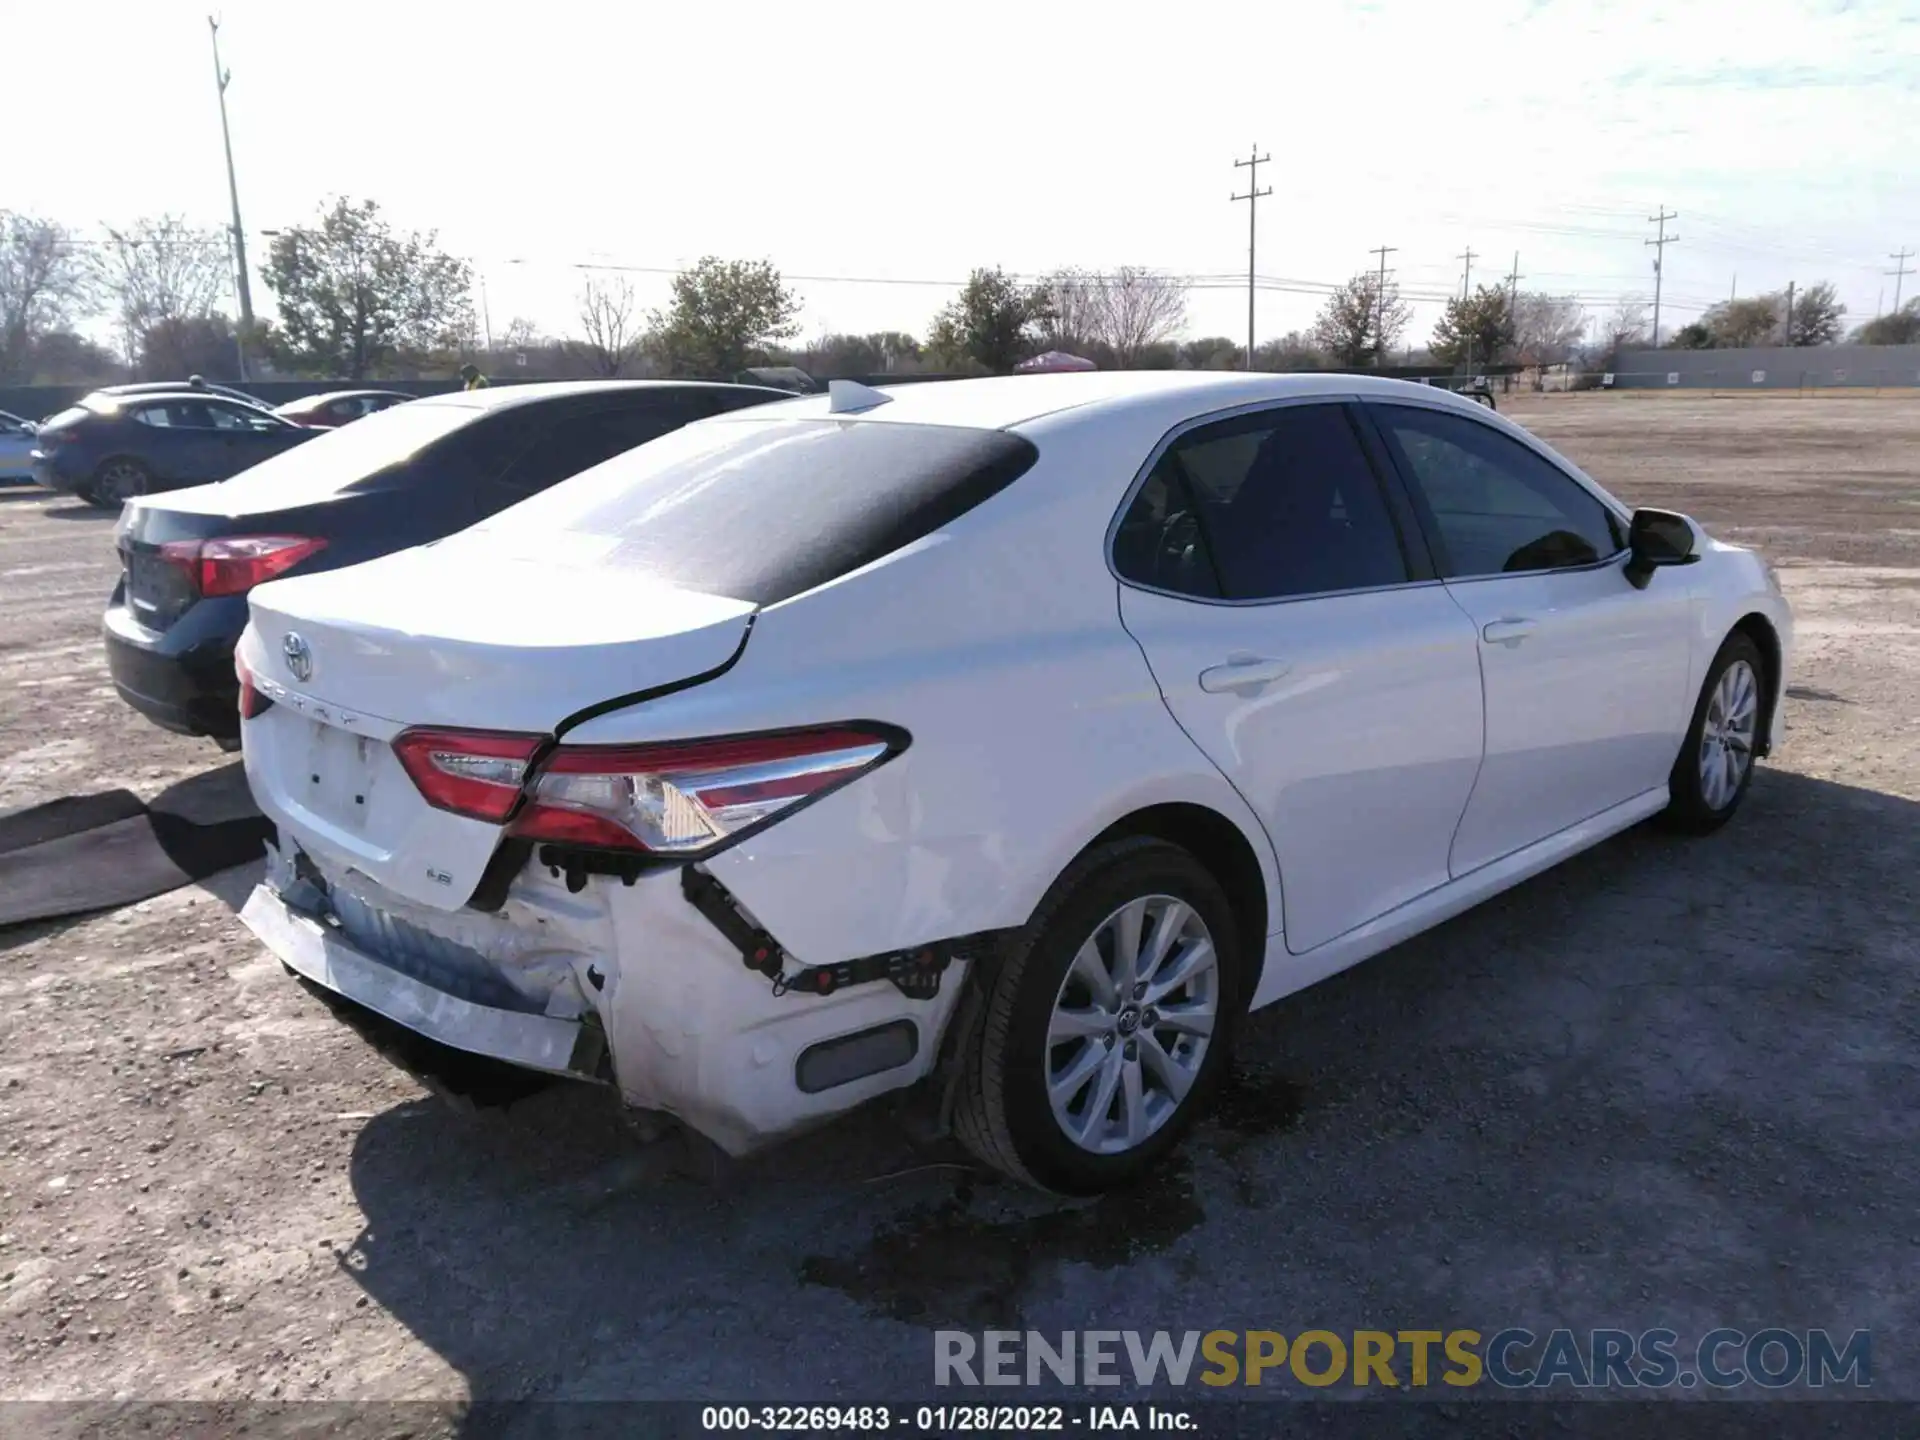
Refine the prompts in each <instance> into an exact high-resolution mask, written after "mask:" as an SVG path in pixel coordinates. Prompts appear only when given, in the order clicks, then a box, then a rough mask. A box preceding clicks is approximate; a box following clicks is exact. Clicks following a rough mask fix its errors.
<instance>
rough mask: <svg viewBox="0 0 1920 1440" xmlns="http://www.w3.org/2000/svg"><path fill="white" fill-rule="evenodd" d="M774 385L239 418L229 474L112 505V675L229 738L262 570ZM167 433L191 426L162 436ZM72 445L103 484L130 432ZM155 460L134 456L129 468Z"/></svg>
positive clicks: (174, 726) (166, 715) (530, 481)
mask: <svg viewBox="0 0 1920 1440" xmlns="http://www.w3.org/2000/svg"><path fill="white" fill-rule="evenodd" d="M777 398H782V397H781V396H780V395H779V392H776V391H771V390H762V389H757V388H754V387H750V386H740V385H693V384H668V383H659V382H641V381H634V382H625V383H622V382H599V383H595V382H582V383H577V384H549V385H516V386H510V387H502V388H500V389H488V390H475V391H468V392H461V393H456V394H452V395H442V396H435V397H433V398H430V399H425V400H415V401H412V402H411V403H409V404H406V405H401V406H396V407H392V408H389V409H386V410H385V411H383V412H382V413H380V414H376V415H374V416H372V417H371V418H369V419H367V420H364V421H362V422H360V423H357V424H355V425H353V426H352V427H351V428H349V429H341V430H337V431H334V432H332V433H329V432H327V431H324V430H304V429H298V428H296V427H294V426H291V425H289V424H287V423H286V422H284V421H281V420H278V419H271V418H269V419H268V420H266V421H264V422H262V424H261V426H260V428H258V429H255V430H248V431H241V432H236V433H237V435H238V437H239V438H238V440H237V448H235V449H215V450H214V451H212V458H213V459H214V460H215V461H218V462H219V463H221V464H223V465H226V466H227V467H228V470H229V471H230V472H231V471H237V470H239V469H240V468H241V467H242V466H243V465H247V466H248V467H249V468H247V469H246V473H245V474H236V475H235V478H233V479H230V480H227V481H225V483H223V484H211V485H198V486H196V487H195V488H192V489H188V490H183V491H179V492H178V493H175V494H172V495H169V496H166V497H165V498H164V499H157V500H149V501H145V502H143V503H140V504H136V505H129V506H128V507H127V508H126V510H125V511H124V512H123V514H122V516H121V521H120V526H119V529H118V532H117V535H116V541H117V544H118V547H119V551H120V559H121V566H122V573H121V580H120V584H119V586H118V587H117V588H116V589H115V590H114V593H113V598H112V599H111V601H110V602H109V603H108V607H107V614H106V644H107V662H108V666H109V669H110V670H111V672H112V675H113V681H114V684H115V686H116V687H117V688H118V689H119V691H120V694H121V695H122V696H123V697H124V698H125V699H126V700H127V702H128V703H129V704H131V705H132V706H133V707H134V708H135V709H137V710H139V711H140V712H141V713H142V714H144V715H146V716H148V717H149V718H150V719H152V720H154V721H155V722H156V723H158V724H160V725H162V726H164V727H166V728H167V729H170V730H176V731H179V732H182V733H185V734H189V735H207V736H211V737H212V738H213V739H215V740H217V741H221V742H223V743H225V744H228V745H234V744H237V743H238V741H239V738H240V714H239V710H238V708H237V704H238V694H239V691H238V686H237V682H236V681H235V679H234V670H233V647H234V642H235V641H236V640H238V639H239V637H240V632H241V630H242V629H243V628H244V627H245V625H246V623H247V592H248V591H249V590H251V589H252V588H253V587H254V586H255V585H258V584H260V583H261V582H263V581H265V580H269V579H273V578H276V577H278V576H283V575H291V574H295V573H300V574H309V573H313V572H316V571H321V570H336V569H340V568H342V567H344V566H348V565H357V564H359V563H360V562H361V561H363V560H370V559H373V558H374V557H376V556H379V555H385V554H388V553H390V552H392V551H395V550H403V549H405V548H407V547H408V546H410V545H419V544H424V543H426V542H427V541H430V540H437V539H439V538H441V537H442V536H445V535H449V534H452V533H453V532H454V531H456V530H460V529H464V528H465V527H466V526H468V525H471V524H473V523H474V522H476V521H478V520H482V519H485V518H486V517H487V516H489V515H491V514H493V513H494V512H495V511H497V510H502V509H504V508H506V507H507V506H509V505H511V504H513V503H515V502H516V501H519V500H524V499H526V498H527V497H528V496H529V495H532V494H534V493H536V492H537V491H540V490H544V489H545V488H546V487H548V486H549V485H552V484H554V483H555V482H557V481H559V480H563V479H565V478H566V477H567V476H569V475H572V474H575V473H576V472H578V471H581V470H584V469H586V468H588V467H589V466H591V465H595V464H598V463H599V462H600V461H602V460H605V459H607V458H608V457H609V456H612V455H615V454H618V453H619V452H620V451H623V450H627V449H631V448H632V447H633V446H635V445H639V444H642V443H643V442H645V441H647V440H651V439H654V438H655V437H657V436H659V435H663V434H665V433H666V432H667V431H668V430H671V429H673V428H675V427H676V426H679V425H682V424H684V423H686V422H687V421H689V420H693V419H697V418H700V417H702V416H706V415H712V414H716V413H719V412H720V411H722V410H728V409H734V408H737V407H739V406H742V405H751V404H758V403H760V402H762V401H765V400H768V399H777ZM140 403H141V404H142V405H168V406H171V405H174V404H177V403H178V402H177V401H176V400H173V399H145V400H142V401H141V402H140ZM214 403H215V402H212V401H208V402H206V404H207V405H208V406H209V408H211V406H212V405H213V404H214ZM255 418H256V419H258V417H255ZM116 423H118V424H119V426H120V430H119V431H116V430H115V429H114V428H113V427H112V426H109V425H106V424H96V426H95V427H94V430H97V431H98V432H99V434H100V435H101V436H110V435H114V434H117V433H122V432H125V433H132V432H130V431H127V430H126V427H127V425H128V424H129V423H134V424H137V423H139V422H138V421H133V422H126V421H120V422H116ZM79 428H80V430H81V432H82V433H83V434H92V433H94V430H89V429H88V428H87V427H84V426H83V427H79ZM176 433H181V434H185V433H189V432H186V431H179V432H175V431H172V430H169V431H168V438H172V437H173V435H175V434H176ZM116 444H119V445H120V448H119V449H117V450H116V449H115V445H116ZM250 445H257V446H259V447H261V449H262V450H263V451H264V452H265V454H264V455H263V456H262V457H260V460H259V463H250V458H251V457H249V456H247V455H246V454H245V453H244V447H246V446H250ZM296 447H297V448H296ZM69 449H71V450H72V451H73V452H74V453H77V454H79V455H81V456H82V457H84V458H82V459H81V460H80V461H79V463H77V464H76V466H75V469H74V473H76V474H93V475H96V476H99V475H101V474H102V473H103V472H102V468H100V467H102V466H104V473H105V476H106V478H107V480H109V481H110V480H111V479H112V477H113V476H114V474H115V473H116V472H115V470H114V462H111V461H102V460H101V459H100V457H101V456H103V455H106V454H108V453H109V452H112V453H114V454H116V455H117V454H123V453H124V452H125V450H126V447H125V445H124V444H123V443H121V442H112V443H110V442H109V441H107V440H106V439H104V438H102V439H96V440H94V441H92V442H90V443H87V444H80V443H76V444H74V445H72V446H71V447H69V446H67V445H65V444H61V445H59V446H57V447H56V450H55V452H54V453H55V454H65V453H68V451H69ZM144 453H146V454H147V455H148V456H149V457H152V456H154V455H155V451H154V450H151V449H150V450H149V451H147V452H144ZM267 456H271V457H272V458H267ZM118 463H120V464H122V465H132V464H134V463H136V462H135V461H133V460H131V459H123V460H120V461H119V462H118ZM147 463H157V461H155V460H152V459H150V460H149V461H148V462H147ZM152 473H154V472H153V471H150V470H148V469H147V468H146V465H145V464H143V465H142V470H141V472H140V477H139V478H141V479H143V480H144V479H145V478H146V476H147V475H149V474H152ZM169 473H177V470H176V471H173V472H169ZM201 478H203V479H210V480H217V479H219V478H220V476H219V475H217V474H206V475H203V476H202V477H201ZM102 483H104V482H103V481H101V480H96V481H95V484H96V486H98V485H100V484H102ZM141 493H144V492H141Z"/></svg>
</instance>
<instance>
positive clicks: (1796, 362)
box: [1604, 345, 1920, 392]
mask: <svg viewBox="0 0 1920 1440" xmlns="http://www.w3.org/2000/svg"><path fill="white" fill-rule="evenodd" d="M1604 384H1605V386H1606V388H1610V389H1618V390H1790V391H1799V392H1807V391H1814V390H1879V391H1885V390H1913V389H1920V345H1797V346H1792V347H1788V346H1783V345H1782V346H1756V347H1753V348H1751V349H1741V350H1629V351H1626V352H1624V353H1623V354H1622V355H1621V356H1620V358H1619V359H1618V361H1616V362H1615V367H1614V369H1613V371H1612V372H1611V374H1610V378H1608V379H1606V380H1605V381H1604Z"/></svg>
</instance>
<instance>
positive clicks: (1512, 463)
mask: <svg viewBox="0 0 1920 1440" xmlns="http://www.w3.org/2000/svg"><path fill="white" fill-rule="evenodd" d="M1374 413H1375V414H1376V415H1377V416H1378V417H1379V419H1380V422H1381V426H1382V428H1383V429H1384V430H1385V431H1386V433H1387V437H1388V440H1389V442H1390V443H1391V444H1392V445H1393V446H1394V448H1395V449H1396V450H1397V451H1398V452H1399V455H1400V460H1401V464H1402V466H1403V467H1404V469H1405V470H1406V472H1407V478H1408V480H1409V482H1410V483H1411V484H1412V486H1413V488H1414V499H1415V501H1416V503H1417V504H1418V505H1420V507H1421V508H1422V510H1423V511H1424V512H1425V518H1426V520H1427V523H1428V525H1429V527H1430V529H1431V530H1432V531H1433V532H1434V538H1436V539H1437V541H1438V546H1437V548H1438V550H1439V551H1440V555H1439V559H1440V561H1441V564H1442V573H1444V574H1445V575H1447V576H1449V577H1460V576H1468V575H1498V574H1502V573H1507V572H1515V571H1524V570H1554V569H1560V568H1563V567H1566V566H1575V565H1591V564H1592V563H1594V562H1595V561H1596V560H1601V559H1604V558H1605V557H1606V556H1609V555H1612V554H1614V553H1615V552H1617V551H1618V550H1619V549H1620V548H1621V547H1622V546H1623V545H1624V544H1625V543H1626V539H1625V536H1624V535H1623V534H1622V532H1621V528H1620V522H1619V520H1618V519H1616V518H1615V516H1614V515H1613V513H1612V512H1611V511H1609V510H1608V509H1607V507H1606V506H1605V505H1603V504H1601V503H1600V501H1599V500H1597V499H1596V498H1595V497H1594V496H1593V495H1592V494H1591V493H1590V492H1589V491H1588V490H1587V489H1586V488H1585V487H1584V486H1582V485H1581V484H1580V483H1579V482H1578V481H1576V480H1574V479H1573V477H1572V476H1570V475H1567V474H1565V473H1564V472H1562V471H1561V470H1560V469H1559V468H1558V467H1557V466H1555V465H1554V464H1553V463H1552V462H1551V461H1549V460H1547V459H1546V458H1545V457H1543V456H1541V455H1538V454H1536V453H1535V452H1534V451H1532V450H1530V449H1528V448H1527V447H1526V446H1525V445H1522V444H1521V443H1520V442H1519V441H1517V440H1515V439H1513V438H1512V437H1511V436H1507V435H1502V434H1501V433H1500V432H1499V431H1498V430H1495V429H1494V428H1493V427H1492V426H1491V425H1484V424H1482V423H1480V422H1479V421H1478V420H1474V419H1471V418H1469V417H1467V416H1464V415H1449V414H1446V413H1444V412H1442V411H1438V410H1427V409H1421V408H1416V407H1414V406H1411V405H1380V406H1376V407H1374Z"/></svg>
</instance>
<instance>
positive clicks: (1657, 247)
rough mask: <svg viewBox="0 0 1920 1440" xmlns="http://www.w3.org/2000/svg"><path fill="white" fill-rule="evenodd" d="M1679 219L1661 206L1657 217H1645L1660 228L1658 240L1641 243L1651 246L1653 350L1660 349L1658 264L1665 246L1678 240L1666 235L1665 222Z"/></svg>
mask: <svg viewBox="0 0 1920 1440" xmlns="http://www.w3.org/2000/svg"><path fill="white" fill-rule="evenodd" d="M1679 218H1680V217H1679V215H1678V214H1672V215H1670V214H1668V213H1667V209H1666V207H1665V206H1664V205H1663V206H1661V207H1660V213H1659V214H1658V215H1649V216H1648V217H1647V223H1648V224H1650V225H1658V226H1659V227H1660V234H1659V236H1658V238H1656V239H1653V240H1647V241H1643V242H1642V243H1643V244H1647V245H1651V246H1653V348H1654V349H1656V350H1658V349H1659V348H1660V279H1661V276H1660V272H1661V271H1662V270H1663V269H1664V268H1665V267H1664V266H1663V265H1662V264H1661V263H1660V262H1661V261H1662V260H1664V259H1666V257H1667V246H1669V245H1672V244H1674V243H1676V242H1677V241H1678V240H1679V239H1680V237H1679V236H1678V235H1669V234H1667V221H1669V220H1678V219H1679Z"/></svg>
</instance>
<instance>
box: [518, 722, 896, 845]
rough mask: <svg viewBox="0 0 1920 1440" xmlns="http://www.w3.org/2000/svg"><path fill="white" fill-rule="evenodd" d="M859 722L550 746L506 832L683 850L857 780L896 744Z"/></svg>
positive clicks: (716, 841) (720, 839) (891, 734)
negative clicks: (650, 741)
mask: <svg viewBox="0 0 1920 1440" xmlns="http://www.w3.org/2000/svg"><path fill="white" fill-rule="evenodd" d="M904 739H905V737H904V736H902V735H901V734H900V733H899V732H898V731H892V730H883V729H881V728H879V727H874V728H871V729H869V728H866V727H864V726H860V725H837V726H832V727H828V728H821V729H813V730H795V731H788V732H785V733H783V734H777V735H754V736H746V737H742V738H738V739H728V740H697V741H684V742H679V741H676V742H672V743H668V744H658V745H606V746H600V745H593V746H589V745H581V746H565V745H563V746H560V747H559V748H558V749H556V750H554V751H553V752H552V753H551V754H550V755H548V756H547V757H546V758H545V759H544V760H542V761H541V762H540V764H539V766H538V768H537V770H536V772H535V775H534V777H533V781H532V783H531V784H530V785H529V786H528V792H527V805H526V807H525V808H524V809H523V810H521V811H520V812H519V814H518V815H517V816H515V818H514V822H513V827H512V833H513V834H515V835H518V836H522V837H524V838H526V839H531V840H545V841H549V842H552V843H555V844H563V845H582V846H588V847H592V848H596V849H615V850H634V851H644V852H648V853H652V854H660V855H673V856H678V857H683V858H692V857H696V856H699V855H701V854H704V853H706V852H707V851H710V850H712V849H714V848H716V847H717V846H719V845H720V844H722V843H724V842H725V841H727V840H730V839H732V838H733V837H735V836H737V835H739V834H740V833H742V832H743V831H745V830H747V829H749V828H751V827H753V826H756V825H759V824H761V823H762V822H763V821H767V820H770V819H773V818H774V817H776V816H778V815H780V814H782V813H784V812H786V811H789V810H792V809H794V808H795V807H797V806H799V805H802V804H805V803H807V802H808V801H811V800H817V799H819V798H820V797H821V796H822V795H825V794H827V793H828V792H830V791H833V790H837V789H838V788H839V787H840V786H842V785H845V784H847V783H848V782H849V781H851V780H854V779H857V778H858V777H859V776H861V775H864V774H865V773H866V772H867V771H869V770H872V769H873V768H874V767H875V766H877V765H879V764H881V763H882V762H883V761H885V760H886V759H888V758H889V757H890V756H892V755H894V754H896V753H897V752H898V751H899V750H900V749H901V748H902V747H903V745H904Z"/></svg>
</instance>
